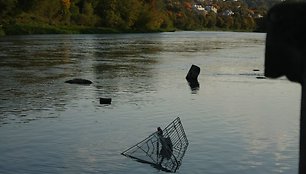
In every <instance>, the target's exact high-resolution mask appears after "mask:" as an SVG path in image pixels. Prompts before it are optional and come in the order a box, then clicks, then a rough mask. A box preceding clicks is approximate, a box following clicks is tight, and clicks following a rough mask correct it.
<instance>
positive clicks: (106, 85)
mask: <svg viewBox="0 0 306 174" xmlns="http://www.w3.org/2000/svg"><path fill="white" fill-rule="evenodd" d="M99 45H100V46H99V48H100V50H99V51H97V52H96V53H95V59H96V60H95V64H94V72H95V76H96V77H95V78H96V79H97V88H98V89H99V90H98V94H97V95H98V96H101V95H102V96H103V95H105V94H109V95H114V94H111V93H118V92H126V93H141V92H150V91H155V90H156V88H155V86H156V85H155V81H154V68H155V67H154V66H155V65H156V64H157V63H158V58H157V57H156V54H157V53H159V52H160V51H161V44H160V43H159V42H156V41H148V39H145V40H135V39H127V40H121V41H119V40H118V42H112V43H109V42H101V43H99Z"/></svg>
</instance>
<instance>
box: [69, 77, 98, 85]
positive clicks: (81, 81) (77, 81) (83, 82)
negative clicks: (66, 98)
mask: <svg viewBox="0 0 306 174" xmlns="http://www.w3.org/2000/svg"><path fill="white" fill-rule="evenodd" d="M65 83H69V84H79V85H90V84H92V81H90V80H86V79H79V78H75V79H72V80H67V81H65Z"/></svg>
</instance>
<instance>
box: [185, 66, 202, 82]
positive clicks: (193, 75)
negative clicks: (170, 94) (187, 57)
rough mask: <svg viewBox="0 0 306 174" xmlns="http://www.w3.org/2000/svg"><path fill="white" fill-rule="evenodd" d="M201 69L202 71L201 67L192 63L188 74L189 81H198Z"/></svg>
mask: <svg viewBox="0 0 306 174" xmlns="http://www.w3.org/2000/svg"><path fill="white" fill-rule="evenodd" d="M200 71H201V69H200V67H198V66H196V65H192V66H191V67H190V69H189V71H188V74H187V76H186V79H187V81H197V80H198V76H199V74H200Z"/></svg>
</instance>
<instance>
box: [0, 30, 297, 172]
mask: <svg viewBox="0 0 306 174" xmlns="http://www.w3.org/2000/svg"><path fill="white" fill-rule="evenodd" d="M264 42H265V34H259V33H239V32H235V33H233V32H173V33H153V34H108V35H30V36H7V37H1V38H0V85H1V88H0V92H1V95H0V154H1V155H0V173H4V174H20V173H23V174H40V173H50V174H51V173H52V174H53V173H65V174H70V173H71V174H75V173H113V174H123V173H131V174H132V173H133V174H134V173H164V172H163V171H159V170H157V169H156V168H153V167H151V166H150V165H148V164H142V163H138V162H136V161H134V160H132V159H129V158H126V157H125V156H122V155H120V153H121V152H122V151H124V150H125V149H127V148H128V147H130V146H132V145H134V144H135V143H137V142H139V141H141V140H143V139H144V138H146V137H147V136H148V135H150V134H151V133H152V132H154V131H155V130H156V127H158V126H161V127H165V126H167V124H168V123H170V122H171V121H172V120H174V119H175V118H176V117H180V118H181V121H182V124H183V126H184V128H185V132H186V135H187V138H188V140H189V146H188V149H187V151H186V154H185V156H184V158H183V161H182V165H181V167H180V169H179V170H178V173H195V174H196V173H199V174H203V173H204V174H223V173H224V174H237V173H248V174H258V173H261V174H273V173H297V168H298V138H299V135H298V133H299V129H298V128H299V108H300V86H299V85H297V84H294V83H291V82H289V81H287V80H286V79H285V78H281V79H276V80H271V79H261V78H258V77H262V76H263V66H264ZM192 64H196V65H198V66H199V67H200V68H201V73H200V75H199V84H200V87H199V88H198V89H191V87H190V86H189V85H188V83H187V81H186V80H185V76H186V74H187V72H188V70H189V68H190V66H191V65H192ZM72 78H85V79H89V80H91V81H93V84H92V85H90V86H84V85H72V84H67V83H64V82H65V81H66V80H69V79H72ZM101 97H110V98H112V104H111V105H101V104H99V98H101Z"/></svg>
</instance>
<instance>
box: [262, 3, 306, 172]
mask: <svg viewBox="0 0 306 174" xmlns="http://www.w3.org/2000/svg"><path fill="white" fill-rule="evenodd" d="M305 21H306V3H305V2H295V3H281V4H279V5H276V6H274V7H273V8H271V10H270V11H269V12H268V17H267V38H266V52H265V76H266V77H270V78H278V77H281V76H286V77H287V78H288V79H289V80H290V81H293V82H298V83H300V84H301V86H302V97H301V98H302V101H301V118H300V146H299V174H305V173H306V61H305V59H306V42H305V40H306V33H305V31H306V23H305Z"/></svg>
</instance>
